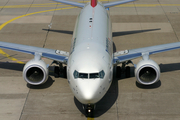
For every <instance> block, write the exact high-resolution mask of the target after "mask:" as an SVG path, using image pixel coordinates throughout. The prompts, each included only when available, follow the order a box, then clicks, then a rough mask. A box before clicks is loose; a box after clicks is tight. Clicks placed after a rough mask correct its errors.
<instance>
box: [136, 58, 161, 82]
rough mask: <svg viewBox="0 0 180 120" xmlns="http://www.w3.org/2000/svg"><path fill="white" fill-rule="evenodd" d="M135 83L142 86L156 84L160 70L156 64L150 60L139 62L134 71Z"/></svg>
mask: <svg viewBox="0 0 180 120" xmlns="http://www.w3.org/2000/svg"><path fill="white" fill-rule="evenodd" d="M135 76H136V79H137V82H138V83H140V84H143V85H151V84H154V83H156V82H157V81H158V80H159V77H160V69H159V66H158V64H157V63H156V62H154V61H153V60H151V59H148V60H141V61H140V62H139V63H138V64H137V67H136V69H135Z"/></svg>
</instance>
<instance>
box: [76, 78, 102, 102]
mask: <svg viewBox="0 0 180 120" xmlns="http://www.w3.org/2000/svg"><path fill="white" fill-rule="evenodd" d="M98 81H99V80H82V81H81V82H80V83H79V85H78V86H79V96H78V98H77V99H78V100H79V101H80V102H81V103H83V104H90V103H91V104H93V103H97V102H98V101H99V100H100V99H101V96H100V95H99V84H98V83H99V82H98Z"/></svg>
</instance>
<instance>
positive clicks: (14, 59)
mask: <svg viewBox="0 0 180 120" xmlns="http://www.w3.org/2000/svg"><path fill="white" fill-rule="evenodd" d="M73 8H76V7H67V8H58V9H51V10H44V11H39V12H33V13H29V14H25V15H21V16H18V17H15V18H13V19H11V20H8V21H7V22H5V23H3V24H2V25H0V30H2V29H3V28H4V27H5V26H6V25H7V24H9V23H11V22H12V21H14V20H17V19H19V18H22V17H26V16H29V15H34V14H38V13H43V12H50V11H55V10H65V9H73ZM0 54H2V55H3V56H5V57H7V58H8V59H10V60H12V61H15V62H17V63H19V64H24V62H22V61H19V60H17V59H16V58H13V57H11V56H10V55H8V54H7V53H5V52H4V51H2V50H1V49H0Z"/></svg>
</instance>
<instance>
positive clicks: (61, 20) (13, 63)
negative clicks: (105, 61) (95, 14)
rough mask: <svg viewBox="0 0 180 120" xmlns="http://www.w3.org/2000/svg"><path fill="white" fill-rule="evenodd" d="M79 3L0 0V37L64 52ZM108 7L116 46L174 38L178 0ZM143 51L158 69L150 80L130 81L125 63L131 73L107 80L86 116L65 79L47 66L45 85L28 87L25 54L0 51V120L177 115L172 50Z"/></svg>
mask: <svg viewBox="0 0 180 120" xmlns="http://www.w3.org/2000/svg"><path fill="white" fill-rule="evenodd" d="M76 1H77V0H76ZM79 2H80V1H79ZM83 2H87V1H83ZM103 2H108V1H106V0H105V1H103ZM109 2H110V1H109ZM80 10H81V9H80V8H75V7H72V6H67V5H63V4H57V3H55V2H52V1H49V0H3V1H2V0H1V1H0V41H5V42H12V43H18V44H25V45H32V46H37V47H45V48H51V49H59V50H64V51H69V50H70V45H71V39H72V33H73V30H74V26H75V20H76V17H77V16H78V14H79V12H80ZM109 12H110V17H111V20H112V30H113V41H114V44H115V50H116V51H120V50H126V49H134V48H140V47H147V46H152V45H160V44H165V43H172V42H178V41H180V1H179V0H138V1H136V2H132V3H128V4H125V5H120V6H116V7H112V8H110V10H109ZM48 29H49V30H48ZM150 58H151V59H153V60H154V61H156V62H157V63H158V64H159V66H160V68H161V77H160V81H159V82H158V83H156V84H154V85H151V86H143V85H140V84H138V83H137V82H136V78H135V77H134V68H133V67H132V66H131V73H132V75H131V77H130V78H124V77H122V78H121V79H114V80H113V83H112V85H111V87H110V89H109V90H108V92H107V94H106V95H105V96H104V97H103V98H102V100H101V101H99V102H98V103H97V105H96V110H95V112H94V117H93V118H87V117H86V116H85V113H84V111H83V109H82V106H81V104H80V103H79V102H78V101H77V99H76V98H75V97H74V95H73V94H72V92H71V90H70V88H69V85H68V82H67V79H64V78H62V77H58V78H57V77H55V76H54V74H53V68H54V66H55V65H52V66H50V73H49V74H50V75H49V78H48V81H47V82H46V83H45V84H43V85H40V86H31V85H28V84H27V83H26V82H25V81H24V79H23V77H22V70H23V67H24V64H25V63H26V62H28V61H29V60H31V59H33V56H32V55H28V54H24V53H19V52H14V51H10V50H4V49H3V50H0V119H1V120H86V119H87V120H110V119H111V120H180V50H173V51H169V52H165V53H160V54H156V55H152V56H150ZM140 59H141V58H138V59H135V60H133V62H134V63H135V64H137V63H138V62H139V60H140ZM44 60H45V62H46V63H47V64H50V63H51V62H52V61H51V60H47V59H45V58H44Z"/></svg>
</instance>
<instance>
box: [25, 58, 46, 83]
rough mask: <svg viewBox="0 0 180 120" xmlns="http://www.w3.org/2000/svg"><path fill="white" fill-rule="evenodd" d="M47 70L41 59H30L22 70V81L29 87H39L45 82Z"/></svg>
mask: <svg viewBox="0 0 180 120" xmlns="http://www.w3.org/2000/svg"><path fill="white" fill-rule="evenodd" d="M48 75H49V70H48V68H47V65H46V63H45V62H44V61H43V60H41V59H32V60H30V61H29V62H27V63H26V65H25V66H24V69H23V77H24V80H25V81H26V82H27V83H29V84H31V85H40V84H43V83H45V82H46V81H47V78H48Z"/></svg>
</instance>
